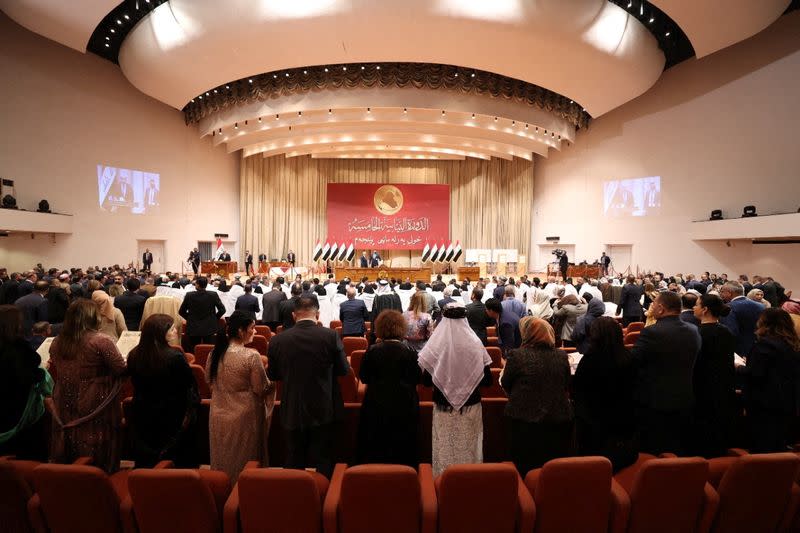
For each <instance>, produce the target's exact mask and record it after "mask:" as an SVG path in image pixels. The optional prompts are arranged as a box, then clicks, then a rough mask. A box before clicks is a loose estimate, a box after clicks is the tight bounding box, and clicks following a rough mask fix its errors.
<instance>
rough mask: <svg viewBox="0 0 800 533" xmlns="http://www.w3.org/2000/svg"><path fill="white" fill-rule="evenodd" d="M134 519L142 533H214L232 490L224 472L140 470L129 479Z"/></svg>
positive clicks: (220, 525) (219, 529)
mask: <svg viewBox="0 0 800 533" xmlns="http://www.w3.org/2000/svg"><path fill="white" fill-rule="evenodd" d="M128 488H129V490H130V496H131V501H132V503H133V517H134V519H135V522H136V525H137V527H138V530H139V531H140V532H141V533H162V532H163V533H181V532H186V533H190V532H191V533H215V532H218V531H222V510H223V507H224V505H225V501H226V500H227V498H228V495H229V494H230V491H231V485H230V480H229V479H228V476H227V475H226V474H225V473H224V472H219V471H216V470H189V469H141V470H134V471H133V472H131V474H130V475H129V476H128Z"/></svg>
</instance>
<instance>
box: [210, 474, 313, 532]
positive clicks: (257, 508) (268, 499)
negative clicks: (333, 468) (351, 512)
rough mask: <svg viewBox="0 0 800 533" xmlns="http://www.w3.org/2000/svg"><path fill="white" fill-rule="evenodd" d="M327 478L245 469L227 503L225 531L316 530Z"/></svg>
mask: <svg viewBox="0 0 800 533" xmlns="http://www.w3.org/2000/svg"><path fill="white" fill-rule="evenodd" d="M328 485H329V483H328V480H327V478H325V476H323V475H322V474H319V473H317V472H306V471H305V470H289V469H285V470H284V469H278V468H257V469H245V470H244V471H243V472H242V473H241V475H240V476H239V481H238V483H237V484H236V487H235V488H234V489H233V492H232V493H231V496H230V498H228V502H227V503H226V504H225V517H224V522H225V532H226V533H237V532H239V531H241V532H242V533H256V532H257V533H267V532H275V531H281V532H287V533H289V532H292V533H317V532H319V531H322V504H323V502H324V501H325V496H326V494H327V493H328Z"/></svg>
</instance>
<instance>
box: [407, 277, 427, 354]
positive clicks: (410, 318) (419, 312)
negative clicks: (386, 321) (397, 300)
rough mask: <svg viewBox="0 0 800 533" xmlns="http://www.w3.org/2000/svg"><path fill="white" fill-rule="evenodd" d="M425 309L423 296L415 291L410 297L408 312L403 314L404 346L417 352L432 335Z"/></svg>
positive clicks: (425, 302)
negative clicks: (404, 321)
mask: <svg viewBox="0 0 800 533" xmlns="http://www.w3.org/2000/svg"><path fill="white" fill-rule="evenodd" d="M427 309H428V304H427V301H426V300H425V294H424V293H423V292H422V291H417V292H415V293H414V294H413V296H411V302H410V303H409V304H408V310H407V311H406V312H405V313H403V317H404V318H405V319H406V323H407V324H408V327H407V329H406V335H405V340H406V344H408V345H409V346H410V347H411V348H413V349H415V350H417V351H420V350H422V348H423V347H424V346H425V343H426V342H428V339H429V338H430V337H431V334H432V333H433V319H432V318H431V315H430V314H428V313H426V310H427Z"/></svg>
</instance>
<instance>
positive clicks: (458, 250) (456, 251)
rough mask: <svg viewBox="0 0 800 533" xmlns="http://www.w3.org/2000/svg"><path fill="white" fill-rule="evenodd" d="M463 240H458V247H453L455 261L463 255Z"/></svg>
mask: <svg viewBox="0 0 800 533" xmlns="http://www.w3.org/2000/svg"><path fill="white" fill-rule="evenodd" d="M461 252H462V250H461V241H456V247H455V249H453V261H458V258H459V257H461Z"/></svg>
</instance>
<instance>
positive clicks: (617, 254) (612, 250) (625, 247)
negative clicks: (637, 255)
mask: <svg viewBox="0 0 800 533" xmlns="http://www.w3.org/2000/svg"><path fill="white" fill-rule="evenodd" d="M606 255H607V256H609V257H610V258H611V265H610V267H609V273H610V274H623V275H627V274H630V273H632V272H633V268H632V266H631V263H632V261H633V245H632V244H607V245H606Z"/></svg>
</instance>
